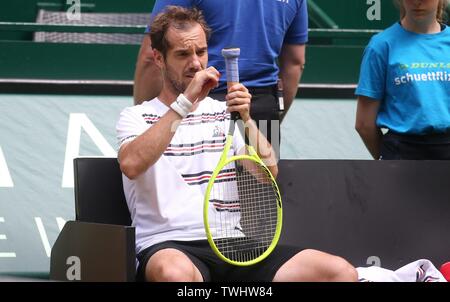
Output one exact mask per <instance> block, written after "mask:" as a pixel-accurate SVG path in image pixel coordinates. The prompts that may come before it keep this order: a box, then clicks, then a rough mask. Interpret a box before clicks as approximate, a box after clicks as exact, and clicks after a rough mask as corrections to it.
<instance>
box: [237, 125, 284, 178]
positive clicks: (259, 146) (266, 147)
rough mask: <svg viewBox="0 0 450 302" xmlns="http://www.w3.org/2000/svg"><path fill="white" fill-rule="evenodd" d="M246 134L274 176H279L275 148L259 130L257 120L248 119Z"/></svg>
mask: <svg viewBox="0 0 450 302" xmlns="http://www.w3.org/2000/svg"><path fill="white" fill-rule="evenodd" d="M245 130H246V132H247V133H246V135H247V137H248V138H249V141H250V144H251V145H252V146H253V148H254V149H255V151H256V153H257V154H258V156H259V157H260V158H261V160H262V161H263V162H264V164H265V165H266V166H267V167H268V168H269V170H270V172H271V173H272V175H273V177H277V174H278V165H277V157H276V154H275V151H274V150H273V148H272V146H271V145H270V143H269V142H268V141H267V139H266V137H265V136H264V135H263V134H262V133H261V131H259V130H258V127H257V126H256V123H255V121H253V120H248V121H247V122H246V123H245Z"/></svg>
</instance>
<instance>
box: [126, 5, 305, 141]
mask: <svg viewBox="0 0 450 302" xmlns="http://www.w3.org/2000/svg"><path fill="white" fill-rule="evenodd" d="M167 5H177V6H182V7H196V8H198V9H200V10H201V11H202V12H203V14H204V16H205V19H206V22H207V24H208V25H209V26H210V28H211V29H212V36H211V38H210V40H209V41H208V52H209V66H214V67H215V68H216V69H217V70H218V71H219V72H220V73H221V75H222V76H221V78H220V82H219V87H218V88H217V89H215V90H214V91H213V92H212V95H211V96H212V97H213V98H215V99H219V100H225V95H226V78H225V65H224V64H225V63H224V59H223V57H222V55H221V50H222V49H223V48H225V47H228V46H234V47H239V48H240V49H241V55H240V58H239V73H240V81H241V83H242V84H244V85H245V86H246V87H247V88H248V89H249V91H250V93H251V94H252V104H251V114H252V116H253V118H254V120H255V121H257V122H259V125H260V130H262V132H264V134H267V135H266V136H267V138H268V139H269V141H271V140H272V139H271V134H272V133H273V131H271V129H272V127H274V129H276V131H277V132H275V134H274V135H276V134H278V140H279V120H280V104H279V100H283V99H281V98H279V95H278V94H279V91H277V90H278V85H277V82H278V78H280V80H281V83H282V86H283V94H282V96H283V97H284V113H283V114H282V115H281V119H282V118H283V117H284V115H285V114H286V112H287V110H288V109H289V107H290V105H291V103H292V101H293V100H294V98H295V95H296V93H297V88H298V83H299V81H300V78H301V74H302V71H303V68H304V65H305V43H306V42H307V40H308V14H307V3H306V0H291V1H279V0H252V1H242V0H227V1H223V0H208V1H202V0H156V2H155V5H154V7H153V11H152V15H153V16H156V14H158V13H159V12H161V11H162V10H163V9H164V8H165V7H166V6H167ZM277 60H278V62H277ZM161 79H162V77H161V74H160V71H159V69H158V68H157V67H156V66H155V64H154V63H153V51H152V48H151V42H150V38H149V37H148V36H146V37H145V38H144V40H143V43H142V46H141V50H140V52H139V55H138V60H137V64H136V71H135V81H134V100H135V104H139V103H142V102H143V101H146V100H150V99H152V98H154V97H155V96H156V95H158V93H159V91H160V90H161V86H162V80H161ZM282 105H283V104H282ZM262 121H267V123H264V122H262ZM271 121H276V122H275V123H274V125H272V123H271ZM262 123H264V124H262ZM264 130H267V132H266V131H264ZM272 143H273V142H272ZM274 147H276V146H274Z"/></svg>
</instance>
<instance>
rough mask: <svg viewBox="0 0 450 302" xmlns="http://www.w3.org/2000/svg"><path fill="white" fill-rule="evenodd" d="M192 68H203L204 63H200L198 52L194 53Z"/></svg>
mask: <svg viewBox="0 0 450 302" xmlns="http://www.w3.org/2000/svg"><path fill="white" fill-rule="evenodd" d="M191 68H192V69H195V70H201V68H202V64H201V63H200V58H199V57H198V56H197V54H193V55H192V58H191Z"/></svg>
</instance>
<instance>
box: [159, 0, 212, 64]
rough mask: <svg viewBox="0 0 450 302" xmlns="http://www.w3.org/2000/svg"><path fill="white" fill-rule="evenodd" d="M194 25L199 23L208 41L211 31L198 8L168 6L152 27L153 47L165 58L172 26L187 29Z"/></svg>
mask: <svg viewBox="0 0 450 302" xmlns="http://www.w3.org/2000/svg"><path fill="white" fill-rule="evenodd" d="M192 23H198V24H200V26H201V27H202V28H203V31H204V32H205V35H206V40H209V37H210V36H211V29H210V28H209V27H208V24H206V21H205V18H204V17H203V14H202V12H201V11H200V10H198V9H197V8H184V7H181V6H175V5H168V6H167V7H166V9H165V10H164V11H163V12H161V13H159V14H158V15H156V17H155V18H154V19H153V22H152V23H151V25H150V39H151V40H152V47H153V48H155V49H157V50H158V51H160V52H161V53H162V54H163V55H164V56H165V55H166V53H167V50H168V49H169V47H170V45H169V41H167V38H166V33H167V30H168V29H169V27H170V26H175V27H176V28H177V29H181V30H183V29H187V28H189V26H190V25H191V24H192Z"/></svg>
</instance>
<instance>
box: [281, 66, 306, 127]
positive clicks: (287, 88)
mask: <svg viewBox="0 0 450 302" xmlns="http://www.w3.org/2000/svg"><path fill="white" fill-rule="evenodd" d="M302 68H303V67H302V66H300V65H291V66H286V67H285V68H283V69H282V70H280V79H281V81H282V85H283V99H284V112H283V115H282V117H281V120H283V118H284V117H285V115H286V113H287V112H288V110H289V108H290V107H291V105H292V102H293V101H294V99H295V96H296V94H297V89H298V83H299V82H300V79H301V76H302V73H303V69H302Z"/></svg>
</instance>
